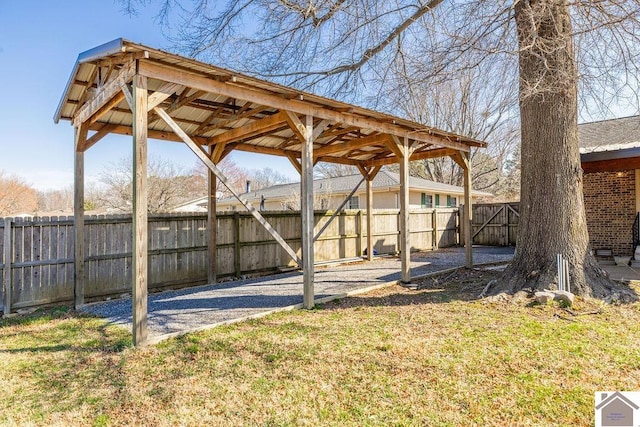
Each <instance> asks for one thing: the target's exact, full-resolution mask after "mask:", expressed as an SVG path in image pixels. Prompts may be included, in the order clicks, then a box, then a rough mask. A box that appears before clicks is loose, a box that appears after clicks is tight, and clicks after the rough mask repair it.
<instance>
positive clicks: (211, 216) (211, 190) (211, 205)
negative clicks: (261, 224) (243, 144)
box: [207, 146, 221, 284]
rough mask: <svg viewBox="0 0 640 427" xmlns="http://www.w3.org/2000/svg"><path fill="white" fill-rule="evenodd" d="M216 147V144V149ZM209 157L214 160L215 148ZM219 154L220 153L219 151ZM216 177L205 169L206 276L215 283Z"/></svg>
mask: <svg viewBox="0 0 640 427" xmlns="http://www.w3.org/2000/svg"><path fill="white" fill-rule="evenodd" d="M217 148H218V147H217V146H216V149H217ZM209 153H211V154H210V158H211V161H212V162H214V163H215V162H216V160H215V159H216V150H214V149H211V148H210V149H209ZM220 154H221V153H220ZM216 187H217V177H216V174H214V173H213V172H211V171H210V170H207V194H208V197H209V200H208V203H207V230H208V233H207V237H208V238H207V241H208V243H209V245H208V252H207V253H208V255H209V256H208V259H207V278H208V280H207V281H208V283H209V284H212V283H216V280H217V278H216V270H217V253H218V249H217V243H218V242H217V232H218V219H217V201H218V199H217V198H216Z"/></svg>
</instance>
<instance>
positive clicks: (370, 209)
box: [363, 166, 381, 261]
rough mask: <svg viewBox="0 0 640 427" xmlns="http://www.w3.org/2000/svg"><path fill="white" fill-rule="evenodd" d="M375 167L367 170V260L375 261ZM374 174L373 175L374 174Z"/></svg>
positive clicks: (378, 168)
mask: <svg viewBox="0 0 640 427" xmlns="http://www.w3.org/2000/svg"><path fill="white" fill-rule="evenodd" d="M376 169H377V171H376V173H375V175H377V173H378V171H380V169H381V166H378V167H377V168H376ZM372 172H373V168H371V169H369V170H368V171H366V175H365V174H363V175H365V176H366V177H367V188H366V194H367V202H366V203H367V261H373V251H374V243H373V179H374V177H375V175H374V174H373V173H372ZM372 175H373V176H372Z"/></svg>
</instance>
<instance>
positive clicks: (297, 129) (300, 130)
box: [284, 111, 306, 144]
mask: <svg viewBox="0 0 640 427" xmlns="http://www.w3.org/2000/svg"><path fill="white" fill-rule="evenodd" d="M284 114H285V118H286V119H287V123H288V124H289V127H290V128H291V130H292V131H293V134H294V135H295V136H296V138H298V141H300V142H302V143H303V144H304V142H305V132H306V128H305V126H304V124H303V123H302V122H301V121H300V119H299V118H298V116H297V115H296V114H295V113H292V112H291V111H284Z"/></svg>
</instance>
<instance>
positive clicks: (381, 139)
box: [315, 134, 390, 157]
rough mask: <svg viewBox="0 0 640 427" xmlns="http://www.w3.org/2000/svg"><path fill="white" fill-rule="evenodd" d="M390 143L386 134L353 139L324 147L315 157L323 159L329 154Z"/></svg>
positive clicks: (317, 151)
mask: <svg viewBox="0 0 640 427" xmlns="http://www.w3.org/2000/svg"><path fill="white" fill-rule="evenodd" d="M388 142H390V140H389V135H384V134H376V135H370V136H365V137H362V138H357V139H351V140H349V141H346V142H341V143H337V144H331V145H323V146H322V147H320V148H317V149H316V150H315V156H316V157H321V156H326V155H328V154H334V153H339V152H341V151H347V150H354V149H356V148H361V147H369V146H372V145H384V144H387V143H388Z"/></svg>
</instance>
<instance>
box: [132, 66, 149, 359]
mask: <svg viewBox="0 0 640 427" xmlns="http://www.w3.org/2000/svg"><path fill="white" fill-rule="evenodd" d="M147 105H148V104H147V78H146V77H144V76H140V75H136V76H134V78H133V224H132V225H133V245H132V248H133V260H132V279H133V283H132V289H131V291H132V292H131V300H132V312H133V326H132V327H133V344H134V345H135V346H140V345H145V344H146V343H147V339H148V332H147V284H148V277H147V274H148V268H147V249H148V248H147V239H148V237H147V124H148V123H147V117H148V109H147Z"/></svg>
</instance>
